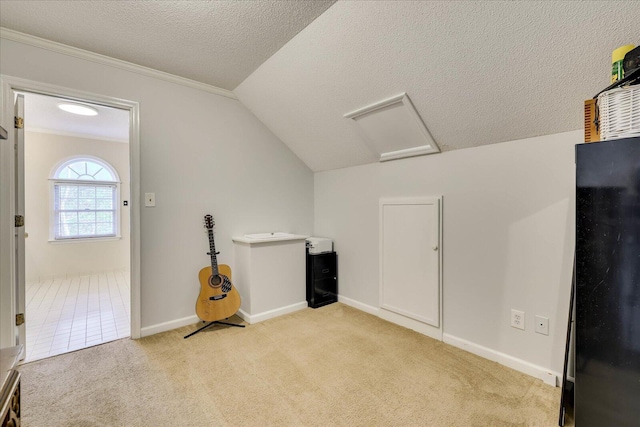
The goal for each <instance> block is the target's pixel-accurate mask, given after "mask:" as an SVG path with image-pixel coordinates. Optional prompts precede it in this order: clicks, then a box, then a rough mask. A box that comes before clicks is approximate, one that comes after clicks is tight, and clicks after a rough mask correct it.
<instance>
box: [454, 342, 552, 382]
mask: <svg viewBox="0 0 640 427" xmlns="http://www.w3.org/2000/svg"><path fill="white" fill-rule="evenodd" d="M443 341H444V342H445V343H446V344H449V345H452V346H454V347H458V348H460V349H462V350H465V351H468V352H469V353H473V354H475V355H477V356H480V357H483V358H485V359H488V360H491V361H493V362H497V363H499V364H501V365H504V366H506V367H508V368H511V369H515V370H516V371H520V372H522V373H524V374H527V375H531V376H532V377H534V378H538V379H540V380H543V381H544V382H545V383H546V384H549V385H553V386H554V387H556V386H557V383H558V378H562V374H561V373H560V372H555V371H552V370H550V369H547V368H544V367H542V366H539V365H535V364H533V363H530V362H527V361H525V360H522V359H518V358H517V357H513V356H510V355H508V354H505V353H501V352H499V351H496V350H492V349H490V348H487V347H484V346H481V345H479V344H475V343H473V342H471V341H467V340H465V339H462V338H458V337H455V336H453V335H450V334H443Z"/></svg>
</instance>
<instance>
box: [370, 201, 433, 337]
mask: <svg viewBox="0 0 640 427" xmlns="http://www.w3.org/2000/svg"><path fill="white" fill-rule="evenodd" d="M439 202H440V200H439V199H438V198H428V199H427V198H419V199H399V200H388V199H383V200H381V201H380V219H381V230H380V231H381V232H380V234H381V241H380V243H381V248H380V256H381V259H380V265H381V272H380V273H381V274H380V277H381V289H380V294H381V295H380V297H381V299H380V300H381V307H382V308H384V309H386V310H390V311H393V312H395V313H398V314H401V315H403V316H406V317H409V318H412V319H414V320H417V321H419V322H422V323H425V324H428V325H431V326H433V327H435V328H439V327H440V204H439Z"/></svg>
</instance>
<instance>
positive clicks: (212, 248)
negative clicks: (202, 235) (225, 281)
mask: <svg viewBox="0 0 640 427" xmlns="http://www.w3.org/2000/svg"><path fill="white" fill-rule="evenodd" d="M208 231H209V253H210V254H211V274H213V275H214V276H217V275H218V274H219V272H218V257H217V256H216V242H215V241H214V240H213V230H211V229H209V230H208Z"/></svg>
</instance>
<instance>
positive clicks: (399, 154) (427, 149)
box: [380, 145, 440, 162]
mask: <svg viewBox="0 0 640 427" xmlns="http://www.w3.org/2000/svg"><path fill="white" fill-rule="evenodd" d="M439 152H440V150H436V149H434V148H433V147H432V146H430V145H423V146H421V147H411V148H405V149H404V150H397V151H388V152H386V153H382V154H380V161H381V162H388V161H389V160H396V159H404V158H406V157H416V156H424V155H425V154H434V153H439Z"/></svg>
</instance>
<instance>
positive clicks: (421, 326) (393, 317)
mask: <svg viewBox="0 0 640 427" xmlns="http://www.w3.org/2000/svg"><path fill="white" fill-rule="evenodd" d="M378 317H380V318H381V319H384V320H386V321H387V322H391V323H395V324H396V325H400V326H402V327H404V328H408V329H411V330H413V331H416V332H419V333H421V334H422V335H426V336H428V337H429V338H433V339H434V340H438V341H442V328H436V327H434V326H431V325H429V324H428V323H424V322H421V321H419V320H415V319H412V318H411V317H407V316H403V315H402V314H398V313H394V312H393V311H389V310H386V309H384V308H381V309H380V312H379V314H378Z"/></svg>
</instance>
